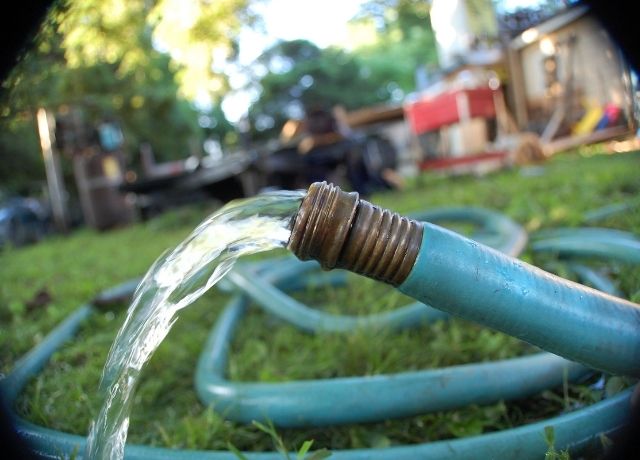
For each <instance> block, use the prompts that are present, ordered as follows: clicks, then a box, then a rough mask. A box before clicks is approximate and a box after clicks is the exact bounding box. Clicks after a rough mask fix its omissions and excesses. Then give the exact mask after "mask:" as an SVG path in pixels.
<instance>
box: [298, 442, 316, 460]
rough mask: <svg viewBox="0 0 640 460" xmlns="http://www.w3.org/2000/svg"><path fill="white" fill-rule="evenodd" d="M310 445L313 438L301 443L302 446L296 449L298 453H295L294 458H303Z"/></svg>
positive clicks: (301, 459) (299, 459)
mask: <svg viewBox="0 0 640 460" xmlns="http://www.w3.org/2000/svg"><path fill="white" fill-rule="evenodd" d="M312 445H313V439H310V440H308V441H305V442H304V443H303V444H302V447H300V450H299V451H298V454H297V455H296V458H297V459H298V460H303V459H304V456H305V455H306V454H307V452H309V449H311V446H312Z"/></svg>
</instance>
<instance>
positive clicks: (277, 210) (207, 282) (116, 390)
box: [85, 191, 304, 460]
mask: <svg viewBox="0 0 640 460" xmlns="http://www.w3.org/2000/svg"><path fill="white" fill-rule="evenodd" d="M303 197H304V192H301V191H300V192H285V191H280V192H271V193H266V194H262V195H259V196H257V197H254V198H249V199H245V200H237V201H233V202H231V203H229V204H228V205H226V206H224V207H223V208H221V209H220V210H219V211H217V212H216V213H214V214H212V215H211V216H209V217H208V218H207V219H206V220H205V221H204V222H202V223H201V224H200V225H199V226H198V227H197V228H196V229H195V230H194V231H193V232H192V233H191V234H190V235H189V236H188V237H187V238H186V239H185V240H184V241H183V242H182V243H180V245H178V246H177V247H176V248H175V249H173V250H172V251H168V252H167V253H165V254H164V255H163V256H161V257H160V258H159V259H158V260H157V261H156V262H155V263H154V264H153V265H152V266H151V268H150V269H149V271H148V272H147V274H146V275H145V277H144V279H143V280H142V281H141V282H140V285H139V286H138V288H137V290H136V292H135V294H134V297H133V301H132V302H131V306H130V307H129V310H128V312H127V317H126V319H125V321H124V324H123V325H122V327H121V328H120V330H119V331H118V335H117V336H116V339H115V341H114V342H113V345H112V346H111V350H110V351H109V356H108V358H107V362H106V364H105V368H104V372H103V375H102V381H101V383H100V388H101V390H102V391H104V392H105V400H104V404H103V406H102V409H101V411H100V414H99V415H98V417H97V419H96V420H95V421H94V422H93V423H92V425H91V429H90V432H89V437H88V440H87V446H86V450H85V458H88V459H113V460H116V459H121V458H123V456H124V446H125V442H126V439H127V431H128V428H129V413H130V411H131V403H132V399H133V393H134V390H135V387H136V384H137V382H138V377H139V376H140V372H141V370H142V367H143V365H144V364H145V363H146V362H147V361H148V360H149V358H151V355H152V354H153V352H154V351H155V350H156V348H158V346H159V345H160V343H161V342H162V340H164V338H165V337H166V336H167V334H168V333H169V330H170V329H171V327H172V326H173V324H174V323H175V321H176V320H177V317H178V312H179V311H180V310H182V309H183V308H185V307H186V306H188V305H190V304H191V303H193V302H195V301H196V300H197V299H198V298H199V297H200V296H201V295H202V294H204V293H205V292H206V291H207V290H208V289H209V288H211V287H212V286H213V285H214V284H216V282H218V280H220V278H222V277H223V276H224V275H225V274H226V273H227V272H228V271H229V270H230V269H231V268H232V267H233V265H234V263H235V261H236V260H237V259H238V257H240V256H243V255H249V254H255V253H258V252H262V251H266V250H269V249H274V248H277V247H282V246H285V245H286V243H287V241H288V239H289V235H290V229H289V224H290V221H291V218H292V217H293V215H294V214H295V212H296V211H297V210H298V207H299V205H300V202H301V200H302V198H303ZM149 238H153V235H152V234H150V235H149ZM132 250H135V248H132Z"/></svg>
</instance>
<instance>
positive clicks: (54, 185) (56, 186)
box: [37, 107, 68, 232]
mask: <svg viewBox="0 0 640 460" xmlns="http://www.w3.org/2000/svg"><path fill="white" fill-rule="evenodd" d="M37 121H38V134H39V135H40V147H41V148H42V158H43V159H44V167H45V171H46V174H47V186H48V189H49V200H50V201H51V209H52V211H53V221H54V223H55V225H56V228H57V229H58V230H59V231H61V232H66V231H67V228H68V227H67V207H66V190H65V187H64V181H63V179H62V173H61V171H60V159H59V157H58V154H57V153H56V152H55V151H54V149H53V142H52V141H53V138H54V132H53V129H54V126H55V121H53V120H52V119H51V116H50V115H49V114H48V113H47V111H46V109H44V108H43V107H41V108H40V109H38V114H37Z"/></svg>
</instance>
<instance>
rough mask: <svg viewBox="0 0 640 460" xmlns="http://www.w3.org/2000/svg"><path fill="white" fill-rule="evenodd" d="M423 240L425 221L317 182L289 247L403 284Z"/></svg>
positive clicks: (305, 256)
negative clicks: (416, 219)
mask: <svg viewBox="0 0 640 460" xmlns="http://www.w3.org/2000/svg"><path fill="white" fill-rule="evenodd" d="M421 242H422V225H421V224H420V223H419V222H416V221H414V220H411V219H408V218H406V217H403V216H400V215H399V214H396V213H393V212H391V211H388V210H386V209H382V208H379V207H377V206H374V205H372V204H371V203H369V202H367V201H364V200H360V198H359V196H358V194H357V193H355V192H352V193H347V192H343V191H342V190H340V187H337V186H335V185H332V184H327V183H326V182H316V183H314V184H312V185H311V187H309V191H308V192H307V195H306V196H305V198H304V200H303V201H302V204H301V205H300V209H299V210H298V213H297V214H296V216H295V219H294V220H293V222H292V230H291V237H290V238H289V243H288V244H287V247H288V248H289V249H290V250H291V251H292V252H293V253H294V254H295V255H296V256H297V257H298V258H299V259H301V260H309V259H315V260H317V261H318V262H320V265H321V266H322V268H324V269H326V270H329V269H332V268H344V269H346V270H350V271H353V272H356V273H359V274H361V275H365V276H368V277H370V278H374V279H377V280H380V281H384V282H386V283H389V284H392V285H394V286H398V285H400V284H402V282H403V281H404V280H405V279H406V277H407V276H408V275H409V273H410V272H411V269H412V268H413V265H414V263H415V261H416V257H417V256H418V251H419V250H420V244H421Z"/></svg>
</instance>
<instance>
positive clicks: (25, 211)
mask: <svg viewBox="0 0 640 460" xmlns="http://www.w3.org/2000/svg"><path fill="white" fill-rule="evenodd" d="M48 229H49V218H48V215H47V212H46V210H45V209H44V208H43V207H42V205H40V203H39V202H38V201H37V200H34V199H31V198H22V197H20V198H11V199H9V200H7V201H5V202H4V203H3V204H2V206H0V247H6V246H8V245H11V246H16V247H20V246H25V245H27V244H31V243H36V242H38V241H40V240H41V239H42V238H44V236H45V235H46V234H47V232H48Z"/></svg>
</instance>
